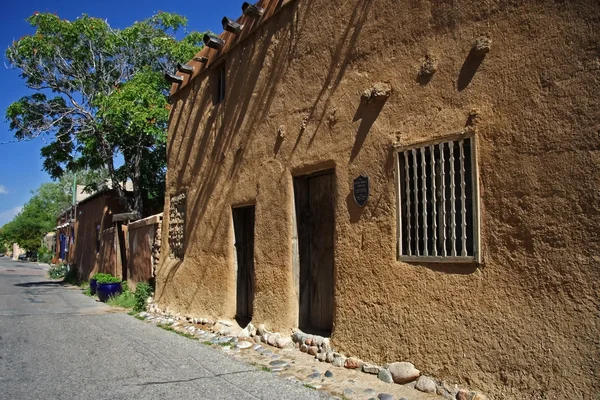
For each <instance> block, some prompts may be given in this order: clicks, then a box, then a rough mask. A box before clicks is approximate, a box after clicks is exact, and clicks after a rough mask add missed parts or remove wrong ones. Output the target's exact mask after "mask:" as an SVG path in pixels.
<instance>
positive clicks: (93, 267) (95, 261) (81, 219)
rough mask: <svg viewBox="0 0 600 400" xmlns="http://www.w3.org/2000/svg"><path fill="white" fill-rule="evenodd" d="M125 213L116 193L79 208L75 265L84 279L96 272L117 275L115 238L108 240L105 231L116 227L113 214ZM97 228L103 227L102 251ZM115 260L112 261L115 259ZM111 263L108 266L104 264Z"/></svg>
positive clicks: (101, 231)
mask: <svg viewBox="0 0 600 400" xmlns="http://www.w3.org/2000/svg"><path fill="white" fill-rule="evenodd" d="M121 210H123V206H122V205H121V204H120V203H119V200H118V198H117V196H116V195H115V194H114V193H111V192H107V193H103V194H98V195H96V196H95V197H92V198H89V199H87V200H85V201H84V202H82V203H80V204H78V205H77V220H76V227H75V249H74V251H75V260H74V262H75V264H76V265H77V268H78V270H79V274H80V278H81V279H84V280H87V279H89V278H90V277H91V276H92V275H93V274H95V273H96V272H105V273H111V274H114V273H115V272H118V273H119V274H120V272H119V271H117V270H116V267H115V265H114V264H115V263H116V261H111V260H113V259H114V256H111V253H114V252H115V249H114V236H113V238H112V239H111V237H108V236H107V235H106V234H105V231H106V230H107V229H109V228H111V227H112V214H116V213H119V212H121ZM96 225H100V239H101V243H100V251H97V247H96V239H97V233H96ZM111 257H112V258H111ZM105 262H107V263H110V265H109V264H106V265H104V263H105Z"/></svg>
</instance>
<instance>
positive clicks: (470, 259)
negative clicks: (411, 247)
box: [393, 132, 482, 264]
mask: <svg viewBox="0 0 600 400" xmlns="http://www.w3.org/2000/svg"><path fill="white" fill-rule="evenodd" d="M463 139H471V152H470V153H471V181H472V188H471V195H472V202H473V229H472V232H473V255H472V256H466V257H464V256H443V255H442V256H440V255H437V256H431V255H428V256H422V255H419V256H407V255H403V254H402V250H403V246H402V242H403V240H402V239H403V236H402V233H403V229H402V199H403V196H404V194H403V193H401V192H402V189H401V188H402V184H401V182H400V179H401V173H400V157H404V152H405V151H408V150H413V149H420V148H422V147H426V146H432V145H433V146H435V145H439V144H441V143H448V142H456V141H459V140H463ZM393 148H394V162H395V164H396V167H395V168H394V173H395V186H396V259H397V260H398V261H403V262H412V263H424V262H431V263H477V264H481V263H482V251H481V218H480V214H481V196H480V188H479V162H478V161H479V160H478V156H477V148H478V138H477V135H476V134H474V133H472V132H461V133H455V134H450V135H446V136H443V137H439V138H435V139H432V140H426V141H419V142H416V143H413V144H410V145H403V144H396V145H394V146H393Z"/></svg>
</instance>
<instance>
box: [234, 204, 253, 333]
mask: <svg viewBox="0 0 600 400" xmlns="http://www.w3.org/2000/svg"><path fill="white" fill-rule="evenodd" d="M233 231H234V240H235V243H234V245H235V255H236V265H237V290H236V317H237V318H240V319H247V320H248V322H249V321H250V320H251V319H252V301H253V300H254V206H251V207H240V208H234V209H233Z"/></svg>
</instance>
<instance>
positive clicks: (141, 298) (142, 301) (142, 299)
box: [133, 282, 152, 312]
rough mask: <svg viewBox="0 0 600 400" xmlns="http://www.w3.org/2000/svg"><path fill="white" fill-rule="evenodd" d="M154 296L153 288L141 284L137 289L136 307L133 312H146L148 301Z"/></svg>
mask: <svg viewBox="0 0 600 400" xmlns="http://www.w3.org/2000/svg"><path fill="white" fill-rule="evenodd" d="M150 296H152V288H151V287H150V285H148V284H147V283H144V282H141V283H138V285H137V286H136V288H135V305H134V306H133V310H134V311H137V312H140V311H144V310H146V300H148V297H150Z"/></svg>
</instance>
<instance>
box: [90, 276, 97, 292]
mask: <svg viewBox="0 0 600 400" xmlns="http://www.w3.org/2000/svg"><path fill="white" fill-rule="evenodd" d="M90 294H92V295H94V294H96V280H95V279H90Z"/></svg>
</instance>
